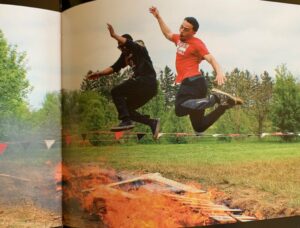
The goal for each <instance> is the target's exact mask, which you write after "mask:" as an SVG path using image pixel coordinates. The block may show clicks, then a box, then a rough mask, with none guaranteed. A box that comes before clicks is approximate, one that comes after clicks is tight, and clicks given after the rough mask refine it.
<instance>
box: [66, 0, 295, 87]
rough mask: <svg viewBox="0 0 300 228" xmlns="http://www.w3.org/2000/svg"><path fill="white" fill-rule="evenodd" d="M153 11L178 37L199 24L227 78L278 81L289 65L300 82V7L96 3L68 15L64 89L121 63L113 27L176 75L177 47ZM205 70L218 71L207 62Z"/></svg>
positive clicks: (201, 1) (129, 0)
mask: <svg viewBox="0 0 300 228" xmlns="http://www.w3.org/2000/svg"><path fill="white" fill-rule="evenodd" d="M152 5H154V6H157V8H158V10H159V12H160V14H161V16H162V17H163V19H164V21H165V22H166V24H167V25H168V26H169V28H170V29H171V30H172V32H174V33H177V32H178V30H179V26H180V25H181V23H182V21H183V19H184V18H185V17H186V16H193V17H195V18H197V19H198V21H199V24H200V28H199V31H198V33H197V34H196V37H199V38H200V39H201V40H203V41H204V43H206V46H207V47H208V49H209V51H210V52H211V54H213V55H214V56H215V58H216V59H217V61H218V62H219V63H220V65H221V67H222V69H223V71H225V72H227V71H231V70H233V69H234V68H235V67H238V68H240V69H242V70H246V69H247V70H249V71H250V72H251V73H256V74H261V73H262V72H263V71H265V70H267V71H268V72H269V73H270V74H271V75H273V76H274V75H275V71H274V69H275V68H276V67H277V66H278V65H281V64H286V66H287V68H288V69H289V71H291V72H292V73H293V74H294V75H295V76H296V77H298V78H299V76H300V64H299V58H300V57H299V56H300V45H298V42H299V40H300V26H299V24H298V23H299V21H300V6H297V5H290V4H283V3H274V2H266V1H260V0H226V1H224V0H185V1H172V0H143V1H140V0H126V1H119V0H96V1H94V2H90V3H87V4H84V5H80V6H77V7H74V8H71V9H69V10H67V11H65V12H64V13H63V14H62V24H63V29H62V31H63V45H62V47H63V71H62V72H63V80H62V86H63V87H64V88H65V89H78V88H79V86H80V83H81V81H82V79H83V76H84V75H85V74H86V73H87V71H88V70H97V69H98V70H101V69H103V68H105V67H108V66H111V65H112V64H113V63H114V62H115V61H116V59H117V58H118V56H119V55H120V52H119V50H118V49H117V48H116V47H117V43H116V41H115V40H114V39H112V38H111V37H110V36H109V33H108V31H107V29H106V23H107V22H109V23H111V24H112V25H113V26H114V28H115V31H116V32H117V33H118V34H119V35H121V34H124V33H129V34H131V35H132V36H133V38H134V39H142V40H144V42H145V44H146V46H147V49H148V51H149V54H150V56H151V58H152V61H153V63H154V66H155V69H156V70H160V69H163V68H164V67H165V66H166V65H168V66H169V67H170V68H171V69H172V70H173V71H175V52H176V49H175V46H174V44H173V43H171V42H170V41H168V40H167V39H165V37H164V36H163V35H162V33H161V31H160V29H159V26H158V23H157V21H156V19H154V17H153V16H152V15H151V14H150V13H149V10H148V9H149V7H150V6H152ZM201 68H202V69H203V70H205V71H209V72H211V71H212V68H211V66H210V65H209V64H208V63H206V62H203V63H201Z"/></svg>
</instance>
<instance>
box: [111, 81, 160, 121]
mask: <svg viewBox="0 0 300 228" xmlns="http://www.w3.org/2000/svg"><path fill="white" fill-rule="evenodd" d="M156 94H157V81H156V78H155V76H149V77H145V76H143V77H135V78H130V79H128V80H126V81H124V82H122V83H121V84H120V85H118V86H116V87H114V88H113V89H112V90H111V95H112V99H113V102H114V104H115V106H116V108H117V111H118V114H119V119H120V120H124V121H126V120H133V121H135V122H139V123H143V124H148V125H149V124H150V122H149V121H150V119H149V116H147V115H141V114H140V113H138V112H137V111H136V109H138V108H140V107H142V106H143V105H145V104H146V103H147V102H148V101H149V100H151V98H153V97H154V96H155V95H156Z"/></svg>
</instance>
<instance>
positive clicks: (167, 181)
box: [107, 173, 205, 193]
mask: <svg viewBox="0 0 300 228" xmlns="http://www.w3.org/2000/svg"><path fill="white" fill-rule="evenodd" d="M142 180H151V181H156V182H159V183H162V184H165V185H169V186H171V187H174V188H177V189H180V190H183V191H185V192H190V193H204V192H205V191H203V190H200V189H197V188H195V187H192V186H188V185H185V184H181V183H179V182H177V181H173V180H170V179H167V178H165V177H162V176H161V174H160V173H149V174H144V175H141V176H139V177H135V178H131V179H128V180H124V181H119V182H116V183H112V184H109V185H107V186H108V187H113V186H117V185H122V184H128V183H131V182H135V181H142Z"/></svg>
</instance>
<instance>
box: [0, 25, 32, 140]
mask: <svg viewBox="0 0 300 228" xmlns="http://www.w3.org/2000/svg"><path fill="white" fill-rule="evenodd" d="M26 74H27V67H26V54H25V53H19V52H18V51H17V46H12V45H9V44H8V42H7V40H6V39H5V37H4V34H3V33H2V31H1V30H0V129H1V132H0V139H4V138H8V137H9V135H10V132H11V131H12V129H13V128H14V127H16V129H21V128H22V127H21V126H22V118H23V117H25V116H28V113H29V110H28V104H27V103H26V101H25V99H26V97H27V94H28V93H29V92H30V90H31V87H30V85H29V82H28V80H27V79H26ZM13 124H16V125H18V126H12V125H13ZM17 132H18V131H17V130H16V133H17Z"/></svg>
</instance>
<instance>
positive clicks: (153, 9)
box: [149, 6, 159, 18]
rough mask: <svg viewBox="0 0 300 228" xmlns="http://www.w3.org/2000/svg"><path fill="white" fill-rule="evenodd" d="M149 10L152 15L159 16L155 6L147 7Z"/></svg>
mask: <svg viewBox="0 0 300 228" xmlns="http://www.w3.org/2000/svg"><path fill="white" fill-rule="evenodd" d="M149 12H150V13H151V14H153V16H154V17H156V18H158V17H159V12H158V9H157V8H156V7H155V6H152V7H150V8H149Z"/></svg>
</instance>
